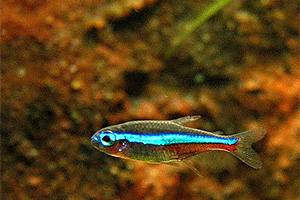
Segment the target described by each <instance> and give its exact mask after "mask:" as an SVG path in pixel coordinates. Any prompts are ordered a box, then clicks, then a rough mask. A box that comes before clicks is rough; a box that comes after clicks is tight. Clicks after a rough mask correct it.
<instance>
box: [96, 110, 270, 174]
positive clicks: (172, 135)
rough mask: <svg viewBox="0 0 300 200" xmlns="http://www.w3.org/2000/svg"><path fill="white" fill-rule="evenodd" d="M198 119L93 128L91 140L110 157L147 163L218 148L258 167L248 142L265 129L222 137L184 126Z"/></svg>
mask: <svg viewBox="0 0 300 200" xmlns="http://www.w3.org/2000/svg"><path fill="white" fill-rule="evenodd" d="M199 118H200V116H186V117H182V118H179V119H175V120H141V121H130V122H126V123H123V124H119V125H114V126H109V127H106V128H103V129H101V130H99V131H97V132H96V133H95V134H94V135H93V136H92V138H91V142H92V144H93V146H94V147H95V148H97V149H98V150H100V151H102V152H104V153H107V154H109V155H111V156H115V157H120V158H125V159H132V160H140V161H144V162H149V163H171V164H172V163H173V162H176V161H185V159H187V158H189V157H191V156H194V155H197V154H199V153H201V152H205V151H211V150H221V151H227V152H229V153H231V154H232V155H234V156H236V157H237V158H239V159H240V160H241V161H243V162H244V163H246V164H247V165H249V166H251V167H253V168H255V169H259V168H261V167H262V162H261V161H260V158H259V156H258V154H257V153H256V152H255V151H254V150H253V149H252V148H251V145H252V144H253V143H254V142H256V141H258V140H260V139H262V138H263V137H264V136H265V134H266V131H265V129H262V128H261V129H257V130H253V131H246V132H242V133H238V134H234V135H229V136H225V135H220V132H215V133H212V132H208V131H203V130H199V129H195V128H190V127H186V126H184V124H185V123H188V122H191V121H195V120H198V119H199ZM186 164H187V163H186ZM189 167H191V166H189Z"/></svg>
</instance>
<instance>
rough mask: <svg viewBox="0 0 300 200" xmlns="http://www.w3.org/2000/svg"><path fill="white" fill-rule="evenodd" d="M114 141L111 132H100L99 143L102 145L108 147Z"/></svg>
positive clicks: (114, 138)
mask: <svg viewBox="0 0 300 200" xmlns="http://www.w3.org/2000/svg"><path fill="white" fill-rule="evenodd" d="M115 141H116V137H115V135H114V134H113V133H111V132H104V133H102V134H101V144H102V145H103V146H104V147H110V146H112V145H113V144H114V143H115Z"/></svg>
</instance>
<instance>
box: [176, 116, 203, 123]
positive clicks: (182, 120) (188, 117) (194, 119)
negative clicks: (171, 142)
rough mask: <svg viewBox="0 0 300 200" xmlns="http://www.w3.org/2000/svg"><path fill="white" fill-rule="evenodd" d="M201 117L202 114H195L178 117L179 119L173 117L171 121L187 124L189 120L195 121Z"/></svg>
mask: <svg viewBox="0 0 300 200" xmlns="http://www.w3.org/2000/svg"><path fill="white" fill-rule="evenodd" d="M200 118H201V116H200V115H195V116H186V117H181V118H178V119H173V120H171V121H172V122H174V123H176V124H186V123H188V122H193V121H196V120H199V119H200Z"/></svg>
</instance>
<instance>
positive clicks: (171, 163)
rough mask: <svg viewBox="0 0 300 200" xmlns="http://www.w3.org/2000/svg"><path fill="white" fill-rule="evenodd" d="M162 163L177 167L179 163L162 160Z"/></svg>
mask: <svg viewBox="0 0 300 200" xmlns="http://www.w3.org/2000/svg"><path fill="white" fill-rule="evenodd" d="M163 164H166V165H171V166H173V167H178V166H179V164H178V163H176V162H163Z"/></svg>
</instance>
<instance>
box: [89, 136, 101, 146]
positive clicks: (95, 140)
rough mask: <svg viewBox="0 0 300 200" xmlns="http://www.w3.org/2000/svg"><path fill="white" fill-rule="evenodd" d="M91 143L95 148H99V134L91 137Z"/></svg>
mask: <svg viewBox="0 0 300 200" xmlns="http://www.w3.org/2000/svg"><path fill="white" fill-rule="evenodd" d="M91 142H92V145H94V146H98V144H99V142H100V141H99V137H98V135H97V134H94V135H93V136H92V137H91Z"/></svg>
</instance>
